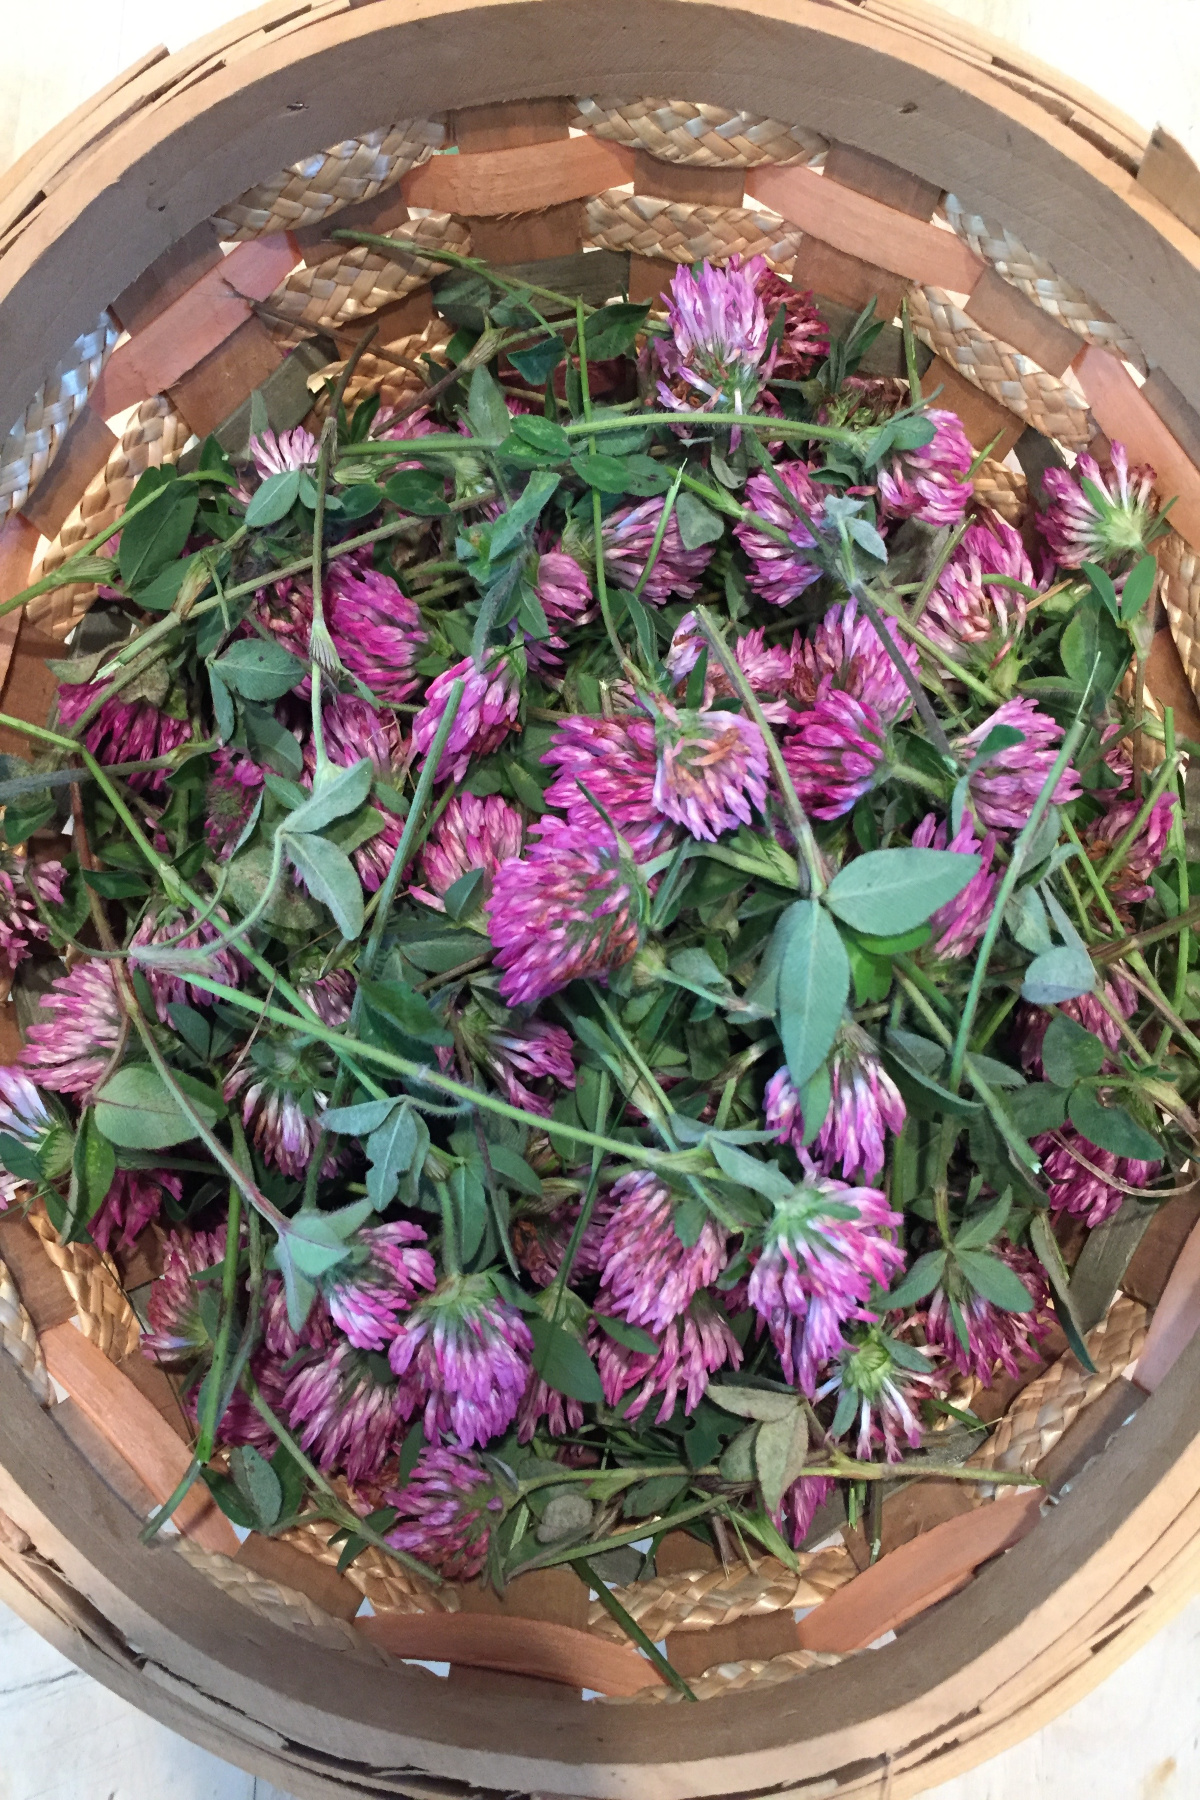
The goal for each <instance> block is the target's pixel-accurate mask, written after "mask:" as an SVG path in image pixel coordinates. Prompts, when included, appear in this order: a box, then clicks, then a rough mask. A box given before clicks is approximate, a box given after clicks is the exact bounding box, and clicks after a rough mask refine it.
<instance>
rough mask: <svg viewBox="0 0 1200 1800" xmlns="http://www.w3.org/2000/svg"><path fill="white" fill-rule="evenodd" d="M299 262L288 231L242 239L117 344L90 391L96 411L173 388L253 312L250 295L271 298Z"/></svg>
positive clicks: (111, 410) (109, 412)
mask: <svg viewBox="0 0 1200 1800" xmlns="http://www.w3.org/2000/svg"><path fill="white" fill-rule="evenodd" d="M299 261H300V251H299V247H298V246H297V245H296V244H295V243H294V242H293V241H292V239H291V238H290V236H289V235H288V233H287V232H282V231H281V232H275V233H273V234H272V235H271V236H270V237H263V238H255V239H253V240H252V241H251V242H250V243H246V244H239V245H238V247H237V249H236V250H234V251H232V252H231V253H230V254H229V255H228V256H226V257H223V258H222V259H221V261H220V262H219V263H218V264H216V266H215V267H213V268H211V269H210V270H209V271H208V272H207V274H205V275H203V276H201V278H200V280H199V281H197V282H196V283H195V285H194V286H193V287H190V288H189V289H188V290H187V292H186V293H184V294H181V295H180V297H179V299H178V300H176V301H174V302H173V303H172V304H171V305H170V306H168V307H167V308H166V309H165V310H164V311H163V312H161V313H159V315H158V317H157V318H156V319H152V320H151V321H150V323H149V324H148V325H146V326H145V328H144V329H143V330H142V331H139V332H138V333H137V335H136V336H135V337H131V338H130V339H128V341H127V342H126V343H124V344H121V345H120V346H119V347H118V348H117V349H116V350H114V352H113V354H112V356H111V357H110V358H109V360H108V364H107V366H106V368H105V370H104V373H103V375H102V376H101V377H100V380H99V381H98V382H97V383H96V386H95V387H94V388H93V390H92V393H91V396H90V404H91V407H92V410H93V411H94V412H97V413H99V414H100V416H101V417H102V418H112V417H113V415H114V414H115V413H119V412H123V411H124V410H125V408H126V407H129V406H136V405H137V403H138V401H139V400H147V399H149V397H150V395H151V394H161V393H164V392H165V391H166V390H167V389H168V388H171V387H174V386H175V384H176V383H177V382H179V381H181V380H182V379H183V377H184V376H185V375H186V374H187V373H188V372H189V370H191V369H194V368H195V367H196V365H197V364H198V363H200V362H202V361H203V360H204V358H205V357H206V356H209V355H211V353H212V352H213V351H214V350H216V349H218V348H219V346H220V345H221V344H223V343H224V342H225V341H226V339H227V338H229V337H231V336H232V335H233V333H234V332H235V331H236V330H237V329H238V327H239V326H241V325H244V324H245V323H246V322H247V320H249V319H252V318H253V317H254V308H253V307H252V306H251V305H250V301H252V300H265V299H266V298H267V297H268V295H270V294H271V293H273V292H274V290H275V288H277V287H278V285H279V283H280V282H281V281H283V280H284V279H285V278H286V277H287V276H288V275H290V274H291V272H292V270H293V269H294V268H295V266H296V264H297V263H298V262H299Z"/></svg>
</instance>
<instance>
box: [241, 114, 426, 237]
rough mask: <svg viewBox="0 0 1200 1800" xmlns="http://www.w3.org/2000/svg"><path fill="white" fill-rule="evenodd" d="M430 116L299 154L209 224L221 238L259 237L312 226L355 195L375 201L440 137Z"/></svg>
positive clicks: (348, 203) (424, 158)
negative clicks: (325, 148) (299, 156)
mask: <svg viewBox="0 0 1200 1800" xmlns="http://www.w3.org/2000/svg"><path fill="white" fill-rule="evenodd" d="M445 136H446V128H445V126H444V125H441V124H439V123H438V122H437V121H436V120H433V119H397V121H396V123H395V124H394V125H384V126H380V127H379V128H378V129H377V130H375V131H366V132H364V133H363V135H362V136H361V137H357V138H347V140H346V141H345V143H342V144H333V145H331V146H330V148H329V149H328V150H318V151H317V152H316V154H315V155H314V156H305V157H302V158H301V160H300V161H299V162H295V163H291V164H290V165H289V166H288V167H287V168H286V169H281V170H280V171H279V173H278V175H273V176H272V177H271V179H270V180H269V181H260V182H257V183H256V184H255V186H254V187H250V188H247V189H246V191H245V193H244V194H239V195H238V197H237V199H236V200H232V201H230V203H229V205H228V206H223V207H222V208H221V210H220V212H219V213H217V214H216V215H215V216H214V218H213V224H214V225H215V226H216V228H217V230H218V231H219V232H220V234H221V236H222V237H223V238H225V239H227V240H228V239H230V238H256V237H263V236H265V235H266V233H267V232H269V231H289V230H295V229H296V227H297V226H300V225H315V224H316V223H317V221H318V220H319V219H327V218H328V217H329V215H330V213H335V212H340V211H341V209H342V207H343V206H350V205H352V204H354V203H355V202H356V201H359V200H373V199H374V198H375V195H376V194H382V193H383V191H384V189H385V188H390V187H394V186H395V184H396V182H398V181H399V180H400V177H401V176H402V175H407V173H408V171H409V170H410V169H411V168H414V167H415V166H416V165H417V164H418V163H423V162H424V161H425V160H426V159H427V158H428V157H429V156H430V155H432V153H433V151H434V150H435V149H437V148H438V147H439V146H440V145H441V144H442V143H443V142H444V141H445Z"/></svg>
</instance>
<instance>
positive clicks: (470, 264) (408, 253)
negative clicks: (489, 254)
mask: <svg viewBox="0 0 1200 1800" xmlns="http://www.w3.org/2000/svg"><path fill="white" fill-rule="evenodd" d="M333 236H334V237H335V238H343V239H345V241H346V242H347V243H351V244H371V245H373V246H374V248H375V249H377V250H382V251H383V252H384V253H385V254H390V255H391V257H392V259H393V260H394V261H395V262H406V261H414V262H422V263H448V264H449V266H450V267H451V268H452V269H470V270H471V272H472V273H473V274H475V275H482V276H483V278H484V280H485V281H490V282H491V284H492V286H493V287H497V288H500V289H501V290H502V292H504V293H506V294H536V295H537V296H538V298H539V299H541V300H550V301H553V303H554V304H555V305H556V306H561V307H562V309H563V311H564V312H567V313H570V312H572V311H574V312H575V313H576V317H578V314H579V310H580V309H581V308H582V307H583V305H584V303H583V301H582V300H580V299H579V298H578V297H576V298H575V299H572V298H571V296H570V295H569V294H560V293H558V292H556V290H555V289H554V288H548V287H539V286H538V285H537V283H536V282H534V281H516V280H514V279H513V277H512V276H510V275H501V274H499V273H498V272H497V271H496V270H495V269H491V268H489V267H488V265H487V264H486V263H485V262H481V261H480V260H479V258H478V257H474V256H460V255H459V253H458V252H457V251H456V250H425V249H422V248H420V247H419V246H417V245H413V246H411V247H409V246H408V245H406V244H405V243H404V242H403V240H402V239H399V238H390V237H379V236H378V235H377V234H376V233H374V232H370V231H351V230H349V229H340V230H336V231H334V233H333ZM586 310H587V312H589V313H593V312H595V311H596V308H595V307H594V306H589V307H587V308H586ZM358 448H359V446H357V445H356V446H355V449H356V451H357V449H358Z"/></svg>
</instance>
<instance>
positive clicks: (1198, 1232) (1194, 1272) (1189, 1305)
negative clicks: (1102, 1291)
mask: <svg viewBox="0 0 1200 1800" xmlns="http://www.w3.org/2000/svg"><path fill="white" fill-rule="evenodd" d="M1198 1328H1200V1227H1197V1228H1196V1229H1195V1230H1193V1231H1192V1233H1191V1235H1190V1237H1189V1238H1188V1240H1187V1243H1186V1244H1185V1245H1184V1246H1183V1249H1182V1250H1181V1251H1180V1254H1179V1257H1178V1260H1177V1261H1176V1263H1175V1266H1174V1268H1173V1269H1172V1270H1171V1274H1170V1277H1169V1279H1168V1281H1167V1285H1166V1287H1165V1288H1164V1289H1163V1295H1162V1299H1161V1300H1160V1301H1159V1303H1158V1306H1157V1307H1156V1308H1155V1313H1154V1320H1153V1323H1152V1324H1151V1326H1150V1330H1149V1332H1148V1333H1147V1336H1146V1341H1145V1344H1144V1345H1143V1346H1142V1353H1141V1355H1140V1356H1139V1357H1138V1364H1137V1368H1136V1369H1135V1370H1134V1372H1133V1379H1134V1380H1135V1381H1136V1382H1137V1384H1138V1386H1139V1387H1140V1388H1143V1389H1144V1390H1145V1392H1146V1393H1148V1394H1153V1393H1154V1392H1155V1390H1156V1389H1157V1388H1158V1387H1159V1385H1160V1384H1161V1382H1162V1380H1163V1377H1164V1376H1165V1375H1166V1373H1167V1371H1168V1370H1169V1369H1171V1368H1172V1367H1173V1366H1174V1364H1175V1363H1176V1362H1177V1361H1178V1359H1179V1357H1180V1355H1181V1354H1182V1352H1183V1351H1184V1350H1185V1349H1186V1348H1187V1346H1188V1345H1189V1344H1190V1343H1191V1341H1192V1338H1193V1337H1194V1336H1195V1335H1196V1331H1197V1329H1198Z"/></svg>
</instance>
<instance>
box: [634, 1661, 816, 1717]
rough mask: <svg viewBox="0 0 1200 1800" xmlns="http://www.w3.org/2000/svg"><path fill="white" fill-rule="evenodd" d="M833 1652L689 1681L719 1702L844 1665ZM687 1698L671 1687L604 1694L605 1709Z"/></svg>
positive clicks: (742, 1666)
mask: <svg viewBox="0 0 1200 1800" xmlns="http://www.w3.org/2000/svg"><path fill="white" fill-rule="evenodd" d="M844 1660H845V1659H844V1658H843V1657H841V1656H838V1655H835V1654H834V1652H833V1651H832V1650H785V1651H784V1653H783V1655H782V1656H772V1657H771V1658H770V1659H769V1661H766V1662H758V1661H755V1662H731V1663H716V1664H714V1666H713V1667H712V1668H711V1669H706V1670H705V1671H704V1673H703V1675H701V1676H700V1677H699V1678H698V1679H693V1678H691V1677H689V1678H688V1686H689V1687H690V1688H691V1690H692V1692H693V1694H695V1696H696V1698H697V1700H718V1699H720V1697H721V1696H722V1695H723V1694H740V1693H742V1692H743V1691H744V1690H745V1689H746V1688H751V1687H753V1688H765V1687H778V1686H779V1683H780V1682H781V1681H791V1680H792V1678H793V1676H796V1675H804V1674H806V1673H807V1672H808V1670H809V1669H832V1668H833V1667H834V1666H835V1664H837V1663H840V1662H842V1661H844ZM683 1698H684V1696H683V1695H682V1694H680V1693H677V1692H676V1691H675V1689H674V1688H669V1687H645V1688H639V1689H638V1691H637V1693H636V1694H629V1695H628V1696H618V1695H616V1694H601V1695H600V1701H601V1702H602V1703H603V1704H604V1705H606V1706H670V1705H672V1704H673V1703H674V1702H675V1701H677V1700H682V1699H683Z"/></svg>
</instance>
